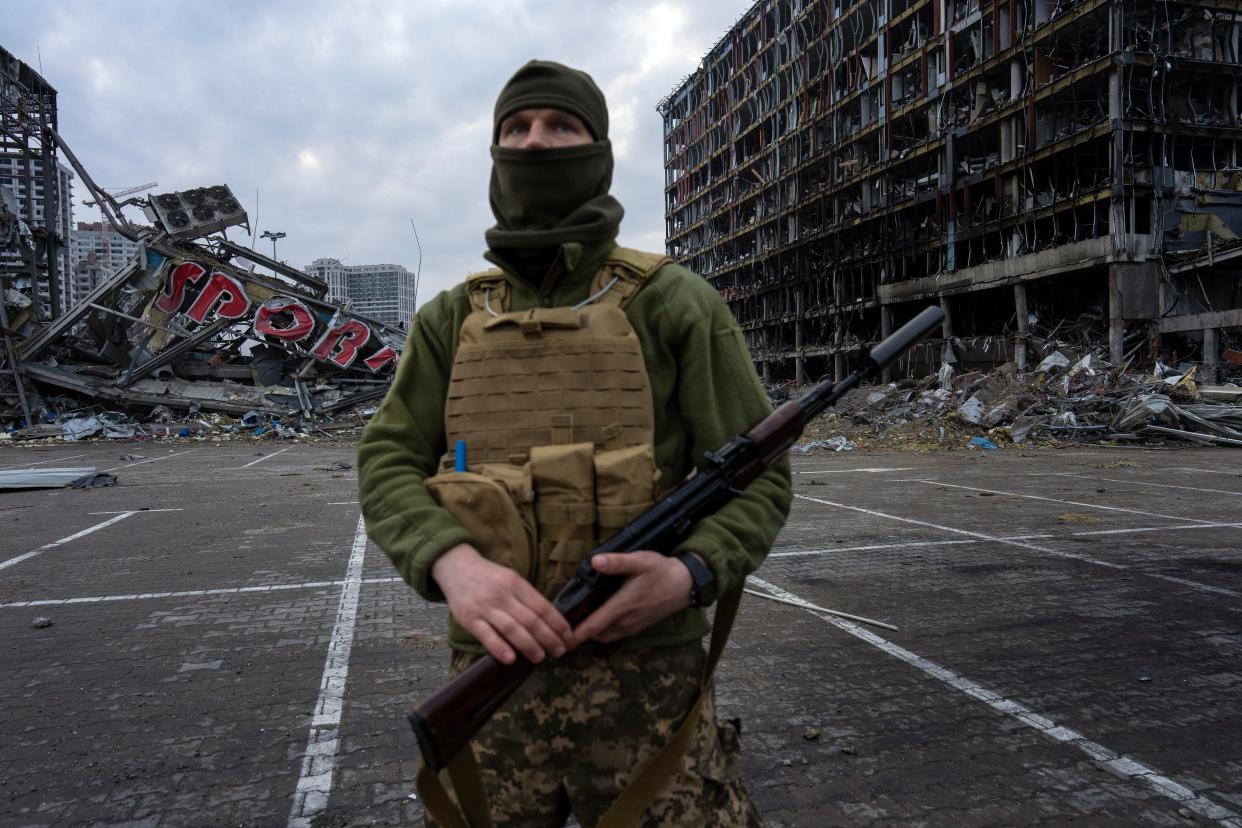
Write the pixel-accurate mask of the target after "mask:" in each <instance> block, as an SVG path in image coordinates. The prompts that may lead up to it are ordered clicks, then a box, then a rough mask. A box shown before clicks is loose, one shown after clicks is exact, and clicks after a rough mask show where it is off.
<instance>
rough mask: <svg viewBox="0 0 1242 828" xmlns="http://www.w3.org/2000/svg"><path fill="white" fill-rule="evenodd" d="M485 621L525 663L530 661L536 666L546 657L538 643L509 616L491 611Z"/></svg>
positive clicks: (501, 611)
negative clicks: (524, 659) (515, 650)
mask: <svg viewBox="0 0 1242 828" xmlns="http://www.w3.org/2000/svg"><path fill="white" fill-rule="evenodd" d="M487 620H488V623H490V624H491V625H492V626H493V627H495V628H496V631H497V632H499V633H500V634H501V635H502V636H504V639H505V641H507V642H509V644H511V645H512V646H513V647H515V648H517V651H518V652H520V653H521V654H522V655H524V656H526V660H527V661H530V662H531V663H532V664H538V663H539V662H541V661H543V659H544V656H545V655H546V654H545V653H544V651H543V647H541V646H539V642H538V641H536V640H535V639H534V637H533V636H532V635H531V634H530V632H529V631H528V630H527V629H526V627H525V626H523V625H522V623H521V622H520V621H518V620H517V619H516V618H514V617H513V616H512V615H511V614H509V613H508V612H506V611H504V610H499V609H497V610H493V611H492V613H491V614H490V615H489V616H488V619H487ZM505 663H506V664H507V663H509V662H505Z"/></svg>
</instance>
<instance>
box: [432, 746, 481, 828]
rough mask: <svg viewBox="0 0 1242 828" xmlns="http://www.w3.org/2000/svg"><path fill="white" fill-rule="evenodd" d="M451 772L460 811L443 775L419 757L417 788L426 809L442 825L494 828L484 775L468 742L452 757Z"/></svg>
mask: <svg viewBox="0 0 1242 828" xmlns="http://www.w3.org/2000/svg"><path fill="white" fill-rule="evenodd" d="M448 775H449V778H450V779H452V780H453V792H454V793H455V794H457V802H458V803H460V804H461V810H458V806H457V804H454V802H453V800H452V798H451V797H450V796H449V793H448V791H446V790H445V789H444V783H443V782H441V781H440V777H439V776H438V775H436V774H435V773H433V772H432V770H431V769H430V768H428V767H427V765H426V764H425V763H424V762H423V761H422V760H421V759H420V760H419V762H418V776H417V777H416V781H415V788H416V789H417V790H418V798H419V799H420V800H421V801H422V803H423V808H425V809H426V811H427V813H428V814H429V815H430V816H431V818H432V819H434V820H435V821H436V822H437V823H438V824H439V825H441V826H442V828H492V815H491V812H490V810H489V809H488V807H487V791H486V790H484V789H483V775H482V773H481V772H480V771H479V763H478V762H477V761H476V760H475V758H474V749H473V748H472V747H471V746H470V745H469V744H467V745H466V746H465V747H463V748H462V749H461V750H459V751H457V753H456V754H455V755H454V756H453V758H452V759H450V760H449V763H448Z"/></svg>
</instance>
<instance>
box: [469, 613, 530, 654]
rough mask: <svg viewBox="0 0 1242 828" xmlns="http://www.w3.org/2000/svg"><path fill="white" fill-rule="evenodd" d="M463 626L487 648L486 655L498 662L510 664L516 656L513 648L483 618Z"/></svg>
mask: <svg viewBox="0 0 1242 828" xmlns="http://www.w3.org/2000/svg"><path fill="white" fill-rule="evenodd" d="M465 627H466V629H468V630H469V631H470V634H471V635H473V636H474V637H475V638H477V639H479V643H480V644H482V645H483V648H484V649H485V650H487V653H488V655H490V656H491V657H492V658H494V659H496V660H497V661H499V662H500V663H502V664H512V663H513V662H514V660H515V659H516V658H517V656H516V654H515V653H514V652H513V648H512V647H510V646H509V645H508V644H506V643H505V640H504V639H503V638H501V637H500V636H499V635H498V634H497V633H496V631H495V630H494V629H492V625H491V624H489V623H487V622H486V621H484V620H483V619H481V618H479V619H476V620H475V621H474V622H473V623H470V624H466V625H465Z"/></svg>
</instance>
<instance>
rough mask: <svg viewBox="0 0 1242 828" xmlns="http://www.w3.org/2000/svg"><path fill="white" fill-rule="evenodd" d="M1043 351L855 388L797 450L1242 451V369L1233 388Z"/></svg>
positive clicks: (1176, 369)
mask: <svg viewBox="0 0 1242 828" xmlns="http://www.w3.org/2000/svg"><path fill="white" fill-rule="evenodd" d="M1044 348H1045V349H1046V350H1047V351H1049V352H1050V353H1049V355H1048V356H1047V357H1046V358H1044V359H1043V360H1041V361H1039V362H1038V363H1036V365H1037V367H1036V368H1035V369H1034V370H1031V371H1025V372H1022V371H1018V370H1017V369H1016V367H1015V366H1013V365H1012V364H1006V365H1003V366H1001V367H1000V368H999V369H997V370H995V371H992V372H989V373H981V372H958V371H955V370H954V369H953V368H952V366H950V365H948V364H947V363H946V364H945V365H944V366H943V367H942V369H941V370H940V371H939V372H937V373H936V374H934V375H930V376H927V377H924V378H923V379H922V380H915V379H903V380H901V381H899V382H894V383H890V384H888V385H885V386H881V387H879V388H876V387H874V386H873V387H869V388H861V389H855V390H853V391H851V392H850V393H848V394H846V395H845V396H844V397H843V398H842V399H841V400H840V401H838V403H837V405H836V407H835V408H834V409H832V410H830V411H829V412H827V413H826V414H825V415H824V416H822V417H820V418H819V419H817V420H816V421H815V422H813V423H812V424H811V425H810V427H809V428H808V429H807V431H806V433H805V434H804V440H805V442H804V443H802V444H801V445H799V446H797V447H795V450H796V451H799V452H802V453H806V452H808V451H810V450H812V449H814V448H832V449H834V450H838V451H839V450H842V448H844V447H848V448H855V447H863V448H878V447H883V448H889V449H900V450H912V451H930V450H939V449H947V448H956V447H960V446H963V445H967V446H972V447H977V448H983V449H985V450H992V449H995V448H1003V447H1005V446H1008V445H1028V446H1047V447H1053V446H1059V445H1066V444H1076V443H1086V442H1091V443H1108V444H1114V445H1115V444H1124V443H1164V442H1171V441H1178V442H1189V443H1195V444H1200V445H1215V446H1242V366H1239V368H1238V370H1237V371H1236V372H1235V376H1233V377H1232V378H1226V379H1227V380H1232V381H1226V382H1223V383H1221V384H1219V385H1200V384H1199V383H1198V382H1197V380H1196V375H1197V370H1196V368H1195V367H1194V366H1191V365H1185V364H1179V365H1176V366H1168V365H1164V364H1162V363H1160V362H1157V363H1156V364H1155V365H1154V366H1153V367H1151V368H1150V369H1147V370H1139V369H1135V368H1132V367H1129V366H1125V367H1123V368H1120V369H1119V368H1115V367H1114V366H1111V365H1109V364H1108V363H1107V362H1105V361H1104V360H1103V359H1102V357H1101V353H1100V350H1101V348H1100V347H1095V348H1093V347H1092V346H1091V344H1090V343H1088V342H1082V343H1079V342H1075V343H1073V344H1071V342H1067V341H1063V340H1049V341H1047V342H1045V343H1044ZM1032 362H1034V360H1032ZM786 393H787V394H796V393H797V390H796V389H786ZM981 431H982V432H983V433H980V432H981ZM839 447H842V448H839Z"/></svg>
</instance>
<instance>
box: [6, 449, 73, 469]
mask: <svg viewBox="0 0 1242 828" xmlns="http://www.w3.org/2000/svg"><path fill="white" fill-rule="evenodd" d="M85 456H86V452H82V453H81V454H70V455H68V456H66V457H53V458H52V459H51V460H40V461H39V462H37V463H14V464H13V465H11V466H0V469H25V468H29V467H31V466H42V465H43V464H44V463H59V462H60V461H61V460H72V459H73V458H75V457H85Z"/></svg>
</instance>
